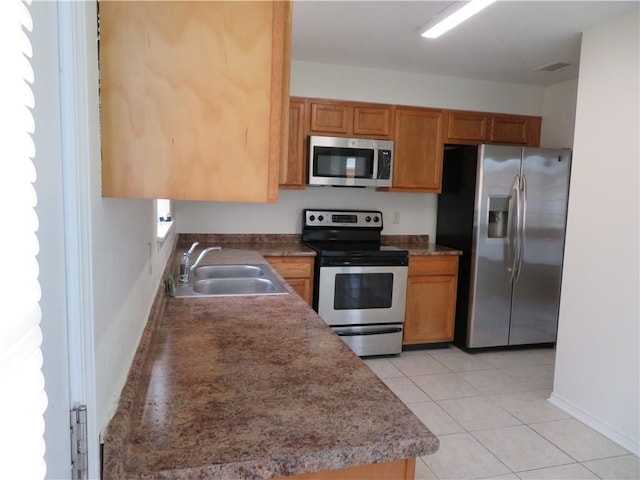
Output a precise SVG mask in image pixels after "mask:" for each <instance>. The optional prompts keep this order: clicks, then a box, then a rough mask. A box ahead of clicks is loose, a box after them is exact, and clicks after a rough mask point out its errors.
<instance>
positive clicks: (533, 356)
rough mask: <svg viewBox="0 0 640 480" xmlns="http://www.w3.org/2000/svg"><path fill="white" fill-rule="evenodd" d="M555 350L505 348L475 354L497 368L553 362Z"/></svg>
mask: <svg viewBox="0 0 640 480" xmlns="http://www.w3.org/2000/svg"><path fill="white" fill-rule="evenodd" d="M553 354H554V350H551V349H534V350H505V351H499V352H480V353H476V354H474V355H475V356H478V357H480V358H482V359H483V360H485V361H487V362H489V363H490V364H491V365H493V366H494V367H495V368H510V367H523V366H525V365H539V364H542V363H550V362H553V360H552V359H553V358H554V357H553Z"/></svg>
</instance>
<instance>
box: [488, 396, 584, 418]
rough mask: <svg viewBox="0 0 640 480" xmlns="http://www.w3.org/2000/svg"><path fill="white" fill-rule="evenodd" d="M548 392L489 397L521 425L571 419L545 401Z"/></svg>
mask: <svg viewBox="0 0 640 480" xmlns="http://www.w3.org/2000/svg"><path fill="white" fill-rule="evenodd" d="M550 394H551V391H550V390H532V391H529V392H518V393H503V394H500V395H491V399H492V400H493V401H494V402H496V403H497V404H498V405H500V406H501V407H502V408H504V409H505V410H506V411H507V412H509V413H510V414H511V415H513V416H514V417H516V418H517V419H518V420H520V421H521V422H523V423H538V422H548V421H551V420H562V419H565V418H571V416H570V415H569V414H568V413H565V412H564V411H563V410H560V409H559V408H558V407H556V406H554V405H552V404H551V403H549V401H548V400H547V399H548V398H549V395H550Z"/></svg>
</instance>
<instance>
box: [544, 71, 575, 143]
mask: <svg viewBox="0 0 640 480" xmlns="http://www.w3.org/2000/svg"><path fill="white" fill-rule="evenodd" d="M577 97H578V79H575V80H569V81H566V82H562V83H557V84H555V85H551V86H550V87H547V88H545V90H544V109H543V113H542V129H541V130H542V131H541V132H540V146H541V147H546V148H572V147H573V133H574V128H575V123H576V101H577Z"/></svg>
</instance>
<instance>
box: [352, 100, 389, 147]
mask: <svg viewBox="0 0 640 480" xmlns="http://www.w3.org/2000/svg"><path fill="white" fill-rule="evenodd" d="M353 135H354V136H356V137H358V136H362V137H375V138H380V139H385V138H391V107H388V108H386V107H364V106H355V107H353Z"/></svg>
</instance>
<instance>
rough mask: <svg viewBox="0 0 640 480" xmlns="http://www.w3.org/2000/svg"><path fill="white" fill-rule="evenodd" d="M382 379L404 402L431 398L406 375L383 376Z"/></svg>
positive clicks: (426, 400) (425, 400)
mask: <svg viewBox="0 0 640 480" xmlns="http://www.w3.org/2000/svg"><path fill="white" fill-rule="evenodd" d="M382 381H383V382H384V383H385V384H386V385H387V387H389V388H390V389H391V391H392V392H393V393H395V394H396V396H397V397H398V398H399V399H400V400H401V401H402V402H404V403H415V402H428V401H430V400H431V399H430V398H429V397H428V396H427V394H426V393H424V392H423V391H422V390H420V389H419V388H418V387H416V385H415V384H414V383H413V382H412V381H411V380H409V379H408V378H406V377H401V378H383V379H382Z"/></svg>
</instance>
